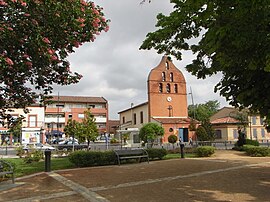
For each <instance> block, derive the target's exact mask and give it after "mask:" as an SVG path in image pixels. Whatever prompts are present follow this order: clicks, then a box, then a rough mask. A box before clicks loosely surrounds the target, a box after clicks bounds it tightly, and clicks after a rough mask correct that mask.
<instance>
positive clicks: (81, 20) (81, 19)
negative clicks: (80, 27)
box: [77, 18, 85, 23]
mask: <svg viewBox="0 0 270 202" xmlns="http://www.w3.org/2000/svg"><path fill="white" fill-rule="evenodd" d="M77 21H78V22H81V23H83V22H84V21H85V19H84V18H78V19H77Z"/></svg>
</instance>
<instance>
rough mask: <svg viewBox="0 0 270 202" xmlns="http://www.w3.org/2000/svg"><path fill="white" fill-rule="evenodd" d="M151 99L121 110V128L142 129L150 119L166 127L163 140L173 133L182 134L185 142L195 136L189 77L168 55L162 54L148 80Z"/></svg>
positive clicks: (180, 135) (149, 97)
mask: <svg viewBox="0 0 270 202" xmlns="http://www.w3.org/2000/svg"><path fill="white" fill-rule="evenodd" d="M147 93H148V101H147V102H145V103H142V104H139V105H136V106H133V105H132V104H131V106H130V108H129V109H126V110H123V111H121V112H119V115H120V129H122V130H125V129H131V128H138V129H140V128H141V127H142V126H143V125H144V124H146V123H148V122H155V123H158V124H160V125H161V126H162V127H163V128H164V131H165V135H164V136H163V137H162V142H164V143H166V142H168V137H169V136H170V135H176V136H177V137H178V138H179V137H181V139H182V140H184V141H185V142H187V141H188V139H189V138H190V137H193V132H191V131H189V125H190V122H191V119H190V118H189V117H188V109H187V92H186V81H185V78H184V76H183V74H182V72H181V71H180V70H179V69H178V68H177V67H176V66H175V65H174V64H173V63H172V61H171V60H170V58H169V57H166V56H164V57H162V60H161V62H160V63H159V65H157V66H156V67H155V68H153V69H152V70H151V71H150V73H149V75H148V80H147Z"/></svg>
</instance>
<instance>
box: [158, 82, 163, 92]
mask: <svg viewBox="0 0 270 202" xmlns="http://www.w3.org/2000/svg"><path fill="white" fill-rule="evenodd" d="M158 88H159V90H158V91H159V92H160V93H162V92H163V85H162V83H159V84H158Z"/></svg>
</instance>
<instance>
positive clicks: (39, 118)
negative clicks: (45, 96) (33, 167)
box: [0, 105, 45, 144]
mask: <svg viewBox="0 0 270 202" xmlns="http://www.w3.org/2000/svg"><path fill="white" fill-rule="evenodd" d="M27 110H28V112H27V113H25V111H24V110H23V109H12V111H11V112H9V113H10V114H11V116H12V117H13V118H14V119H17V118H18V117H21V116H22V117H24V118H23V119H22V133H21V136H20V137H16V139H17V141H18V142H21V143H23V144H24V143H31V142H45V135H44V115H45V112H44V107H40V106H39V105H31V106H29V107H27ZM0 131H1V141H2V142H3V141H5V140H8V141H9V142H10V143H11V142H12V141H13V139H14V138H15V137H13V136H12V134H9V133H8V127H7V124H5V125H1V126H0ZM17 141H16V142H17Z"/></svg>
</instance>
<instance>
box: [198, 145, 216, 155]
mask: <svg viewBox="0 0 270 202" xmlns="http://www.w3.org/2000/svg"><path fill="white" fill-rule="evenodd" d="M195 153H196V155H197V156H199V157H209V156H211V155H212V154H214V153H215V147H212V146H200V147H197V148H196V150H195Z"/></svg>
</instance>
